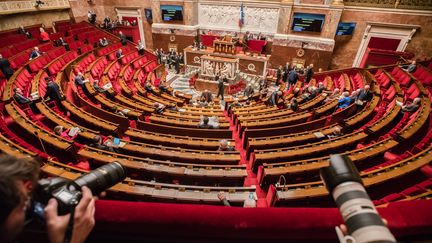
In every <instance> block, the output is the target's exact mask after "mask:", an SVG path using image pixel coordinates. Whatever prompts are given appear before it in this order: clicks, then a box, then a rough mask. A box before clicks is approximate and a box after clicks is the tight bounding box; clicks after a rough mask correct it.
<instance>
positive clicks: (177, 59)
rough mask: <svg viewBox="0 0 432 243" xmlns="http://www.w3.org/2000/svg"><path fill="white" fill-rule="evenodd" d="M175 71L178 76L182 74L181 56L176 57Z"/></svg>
mask: <svg viewBox="0 0 432 243" xmlns="http://www.w3.org/2000/svg"><path fill="white" fill-rule="evenodd" d="M174 69H175V71H176V74H179V73H180V56H179V55H175V56H174Z"/></svg>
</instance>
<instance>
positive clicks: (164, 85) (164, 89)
mask: <svg viewBox="0 0 432 243" xmlns="http://www.w3.org/2000/svg"><path fill="white" fill-rule="evenodd" d="M168 89H169V86H168V85H167V82H166V81H165V80H162V81H161V82H160V83H159V90H160V91H161V92H164V93H166V92H168Z"/></svg>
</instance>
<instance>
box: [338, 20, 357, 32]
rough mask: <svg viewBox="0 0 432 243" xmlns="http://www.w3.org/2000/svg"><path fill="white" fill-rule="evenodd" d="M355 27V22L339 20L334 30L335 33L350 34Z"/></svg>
mask: <svg viewBox="0 0 432 243" xmlns="http://www.w3.org/2000/svg"><path fill="white" fill-rule="evenodd" d="M355 27H356V23H348V22H341V23H339V25H338V28H337V30H336V35H352V34H353V32H354V29H355Z"/></svg>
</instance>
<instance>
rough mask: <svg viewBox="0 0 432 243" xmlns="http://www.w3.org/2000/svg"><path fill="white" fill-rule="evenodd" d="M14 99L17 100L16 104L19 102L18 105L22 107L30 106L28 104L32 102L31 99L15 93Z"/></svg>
mask: <svg viewBox="0 0 432 243" xmlns="http://www.w3.org/2000/svg"><path fill="white" fill-rule="evenodd" d="M13 98H14V99H15V101H16V102H18V104H21V105H23V104H28V103H31V102H32V101H31V99H29V98H27V97H25V96H24V95H22V94H19V93H15V94H14V96H13Z"/></svg>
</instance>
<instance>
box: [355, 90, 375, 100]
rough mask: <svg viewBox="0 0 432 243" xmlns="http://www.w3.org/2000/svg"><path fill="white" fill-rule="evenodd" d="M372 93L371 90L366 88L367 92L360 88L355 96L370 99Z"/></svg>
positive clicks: (358, 98)
mask: <svg viewBox="0 0 432 243" xmlns="http://www.w3.org/2000/svg"><path fill="white" fill-rule="evenodd" d="M372 95H373V94H372V91H370V90H368V91H367V92H365V90H364V89H362V90H360V92H359V94H358V96H357V100H361V101H369V100H371V99H372Z"/></svg>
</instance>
